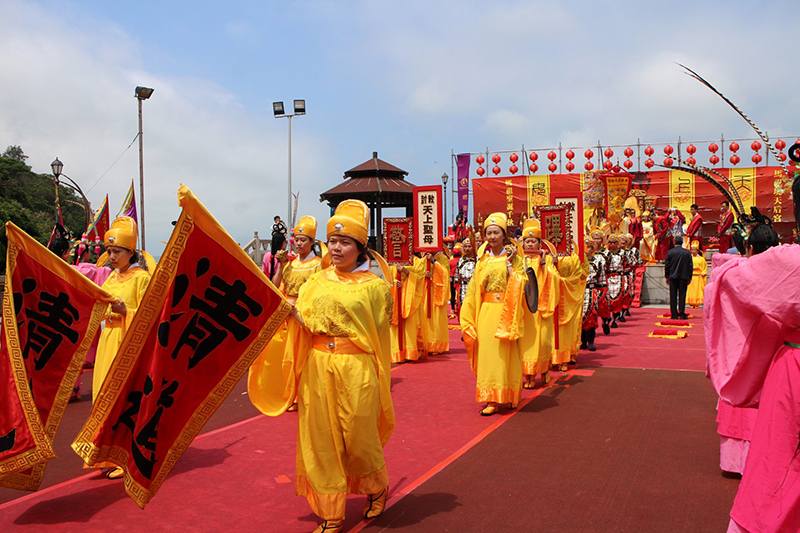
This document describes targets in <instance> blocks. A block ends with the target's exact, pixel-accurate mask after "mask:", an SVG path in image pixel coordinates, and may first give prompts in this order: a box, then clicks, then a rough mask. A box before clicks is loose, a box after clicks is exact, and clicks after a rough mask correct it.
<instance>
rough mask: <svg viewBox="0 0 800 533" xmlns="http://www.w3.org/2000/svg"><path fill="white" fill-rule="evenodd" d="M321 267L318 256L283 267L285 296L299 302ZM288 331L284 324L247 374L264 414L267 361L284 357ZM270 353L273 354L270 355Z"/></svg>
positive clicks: (251, 393)
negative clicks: (302, 290) (308, 282)
mask: <svg viewBox="0 0 800 533" xmlns="http://www.w3.org/2000/svg"><path fill="white" fill-rule="evenodd" d="M321 265H322V259H320V258H319V257H317V256H316V255H315V256H314V257H312V258H311V259H309V260H307V261H301V260H300V258H299V257H298V258H296V259H294V260H293V261H290V262H288V263H286V265H285V266H284V267H283V274H282V276H281V286H280V289H281V291H282V292H283V294H285V295H286V297H287V298H288V299H289V300H291V301H292V302H294V301H295V300H297V296H298V294H299V293H300V287H302V286H303V284H304V283H305V282H306V281H308V278H309V277H311V274H313V273H315V272H319V271H320V268H321ZM287 330H288V322H286V323H284V325H283V327H282V328H281V329H280V330H278V332H277V333H276V334H275V336H274V337H272V339H271V340H270V341H269V344H267V347H266V348H264V351H263V352H261V354H260V355H259V356H258V357H257V358H256V360H255V361H253V364H252V365H250V371H249V372H248V374H247V394H248V396H249V397H250V401H251V402H252V404H253V405H254V406H255V407H256V408H257V409H258V410H259V411H261V412H262V413H263V412H264V408H265V404H266V401H265V399H264V398H263V397H262V394H263V391H264V383H265V382H266V381H267V380H268V377H267V375H266V374H267V373H268V372H269V370H270V369H269V365H268V364H267V361H270V360H275V358H282V357H283V356H284V352H285V350H286V333H287ZM269 352H272V353H271V354H270V353H269ZM289 366H291V363H290V362H289V361H286V362H284V367H286V368H287V370H286V371H288V367H289Z"/></svg>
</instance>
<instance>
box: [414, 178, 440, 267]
mask: <svg viewBox="0 0 800 533" xmlns="http://www.w3.org/2000/svg"><path fill="white" fill-rule="evenodd" d="M443 233H444V232H443V231H442V186H441V185H425V186H422V187H414V251H415V252H422V253H426V252H431V253H435V252H440V251H441V250H442V244H443V242H442V241H443Z"/></svg>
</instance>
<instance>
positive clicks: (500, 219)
mask: <svg viewBox="0 0 800 533" xmlns="http://www.w3.org/2000/svg"><path fill="white" fill-rule="evenodd" d="M489 226H497V227H499V228H501V229H502V230H503V233H505V232H506V230H508V217H507V216H506V215H505V214H504V213H499V212H498V213H492V214H491V215H489V216H488V217H486V220H484V221H483V230H484V231H486V228H488V227H489Z"/></svg>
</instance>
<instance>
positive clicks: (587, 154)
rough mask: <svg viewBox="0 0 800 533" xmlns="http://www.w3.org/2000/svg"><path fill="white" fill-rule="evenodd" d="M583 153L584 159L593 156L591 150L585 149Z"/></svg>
mask: <svg viewBox="0 0 800 533" xmlns="http://www.w3.org/2000/svg"><path fill="white" fill-rule="evenodd" d="M583 155H584V157H586V159H591V158H593V157H594V152H592V151H591V150H586V151H585V152H583Z"/></svg>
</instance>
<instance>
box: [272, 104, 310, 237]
mask: <svg viewBox="0 0 800 533" xmlns="http://www.w3.org/2000/svg"><path fill="white" fill-rule="evenodd" d="M272 113H273V114H274V115H275V118H288V119H289V193H288V196H287V207H288V209H289V211H288V215H287V217H286V220H287V222H288V223H289V230H291V229H292V228H293V227H294V220H292V117H296V116H299V115H305V114H306V101H305V100H295V101H294V113H290V114H287V113H286V112H285V110H284V107H283V102H273V103H272Z"/></svg>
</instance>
